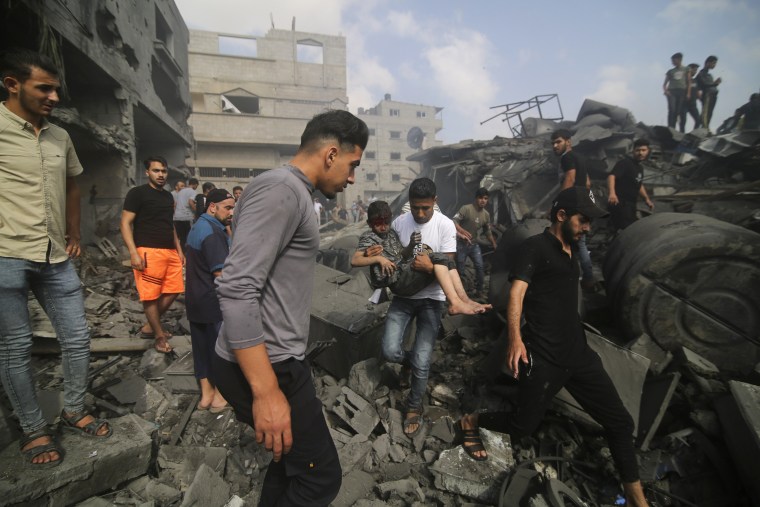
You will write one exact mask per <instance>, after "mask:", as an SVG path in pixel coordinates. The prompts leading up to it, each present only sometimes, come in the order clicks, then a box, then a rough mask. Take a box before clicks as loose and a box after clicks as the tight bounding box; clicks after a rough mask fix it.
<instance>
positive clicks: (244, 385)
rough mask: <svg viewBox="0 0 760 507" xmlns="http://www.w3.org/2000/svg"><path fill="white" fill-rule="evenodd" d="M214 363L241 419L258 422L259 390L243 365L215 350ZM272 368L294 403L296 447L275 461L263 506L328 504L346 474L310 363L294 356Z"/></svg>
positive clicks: (221, 388) (216, 375)
mask: <svg viewBox="0 0 760 507" xmlns="http://www.w3.org/2000/svg"><path fill="white" fill-rule="evenodd" d="M212 368H213V372H214V381H215V382H216V387H217V389H219V391H220V392H221V393H222V396H224V398H225V399H226V400H227V402H228V403H229V404H230V405H232V408H234V409H235V415H236V416H237V418H238V420H239V421H241V422H244V423H246V424H249V425H250V426H251V427H253V411H252V407H253V393H252V392H251V388H250V387H249V385H248V381H247V380H246V379H245V376H244V375H243V372H242V371H241V370H240V366H238V365H237V364H236V363H232V362H229V361H226V360H224V359H222V358H221V357H219V356H218V355H217V354H214V357H213V360H212ZM272 369H273V370H274V373H275V375H276V376H277V382H278V384H279V386H280V389H281V390H282V392H283V394H285V397H286V398H287V399H288V403H289V404H290V424H291V431H292V433H293V447H292V448H291V449H290V452H289V453H288V454H283V456H282V459H281V460H280V461H279V462H277V463H275V462H274V461H272V462H270V463H269V467H268V468H267V473H266V477H265V478H264V485H263V488H262V491H261V500H260V501H259V506H277V507H291V506H303V507H318V506H327V505H329V504H330V502H332V501H333V500H334V499H335V497H336V496H338V491H340V485H341V481H342V476H343V474H342V470H341V467H340V461H338V452H337V451H336V449H335V444H334V443H333V440H332V436H331V435H330V431H329V430H328V428H327V423H326V422H325V418H324V416H323V415H322V402H321V401H319V399H318V398H317V393H316V391H315V390H314V382H313V380H312V377H311V370H310V369H309V364H308V363H307V362H306V361H297V360H295V359H288V360H286V361H283V362H281V363H275V364H273V365H272Z"/></svg>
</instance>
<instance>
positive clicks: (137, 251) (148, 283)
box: [121, 157, 185, 353]
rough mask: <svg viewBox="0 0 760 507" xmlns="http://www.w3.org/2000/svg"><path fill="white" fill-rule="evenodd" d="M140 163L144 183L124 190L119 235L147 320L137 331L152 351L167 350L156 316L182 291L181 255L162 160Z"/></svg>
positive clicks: (165, 171)
mask: <svg viewBox="0 0 760 507" xmlns="http://www.w3.org/2000/svg"><path fill="white" fill-rule="evenodd" d="M143 164H144V165H145V174H146V176H147V177H148V183H146V184H145V185H140V186H139V187H135V188H132V189H130V190H129V192H127V197H126V198H125V199H124V208H123V210H122V212H121V237H122V238H123V239H124V244H125V245H127V248H128V249H129V258H130V262H131V264H132V270H133V271H134V274H135V286H136V287H137V293H138V295H139V297H140V301H142V304H143V309H144V311H145V318H146V320H147V321H148V322H147V323H146V324H144V325H143V326H142V328H140V335H141V336H142V337H143V338H146V339H153V340H155V344H154V347H155V349H156V350H157V351H158V352H163V353H169V352H171V351H172V347H171V345H170V344H169V338H171V335H170V334H169V333H168V332H167V331H166V330H164V328H163V326H162V325H161V316H162V315H163V314H164V313H166V311H167V310H168V309H169V307H170V306H171V305H172V303H173V302H174V300H175V299H177V296H178V295H179V294H180V293H182V292H184V290H185V287H184V282H183V280H182V266H183V265H184V263H185V256H184V254H183V253H182V247H181V246H180V243H179V238H178V237H177V233H176V231H175V229H174V222H173V220H172V217H173V205H174V201H173V200H172V196H171V194H170V193H169V192H167V191H166V190H164V184H166V175H167V173H168V169H167V165H166V159H164V158H163V157H149V158H148V159H146V160H145V161H144V162H143Z"/></svg>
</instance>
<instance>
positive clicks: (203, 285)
mask: <svg viewBox="0 0 760 507" xmlns="http://www.w3.org/2000/svg"><path fill="white" fill-rule="evenodd" d="M206 204H207V205H208V208H206V212H205V213H203V214H202V215H201V216H200V217H199V218H198V221H196V222H195V224H194V225H193V228H192V229H191V230H190V234H189V235H188V237H187V244H186V245H185V252H186V255H187V270H186V274H185V276H186V278H187V280H186V288H185V308H186V310H187V319H188V320H189V321H190V339H191V340H192V342H193V363H194V366H195V378H197V379H198V382H199V383H200V386H201V400H200V402H199V403H198V410H209V411H210V412H212V413H217V412H220V411H221V410H223V409H224V408H225V407H226V405H227V402H226V401H225V399H224V397H223V396H222V395H221V394H220V393H219V391H218V390H217V389H216V387H215V383H214V382H213V378H212V376H211V357H212V355H213V354H214V347H215V346H216V337H217V335H218V334H219V328H220V327H221V325H222V310H221V309H220V308H219V300H218V299H217V297H216V285H215V280H216V277H218V276H219V275H221V274H222V267H223V266H224V261H225V259H226V258H227V255H228V254H229V253H230V237H229V236H228V235H227V232H226V229H225V228H226V227H227V226H228V225H230V223H231V222H232V213H233V210H234V209H235V198H234V197H233V196H232V194H231V193H229V192H227V191H226V190H223V189H214V190H211V191H210V192H209V193H208V195H207V196H206Z"/></svg>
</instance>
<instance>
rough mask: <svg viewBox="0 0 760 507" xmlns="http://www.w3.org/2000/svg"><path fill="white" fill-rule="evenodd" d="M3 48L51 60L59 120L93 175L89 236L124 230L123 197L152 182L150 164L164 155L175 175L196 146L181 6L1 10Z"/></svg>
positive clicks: (159, 1) (87, 186) (86, 190)
mask: <svg viewBox="0 0 760 507" xmlns="http://www.w3.org/2000/svg"><path fill="white" fill-rule="evenodd" d="M0 20H2V26H3V29H2V31H0V46H2V47H14V46H18V47H26V48H30V49H34V50H39V51H40V52H42V53H45V54H47V55H49V56H51V57H52V58H53V59H54V61H56V62H57V63H58V65H59V67H60V69H61V77H62V81H63V82H64V88H63V93H62V100H61V103H60V105H59V106H58V107H57V108H56V109H55V110H54V112H53V115H52V122H53V123H56V124H57V125H59V126H61V127H63V128H65V129H66V130H67V131H68V133H69V135H70V136H71V138H72V140H73V142H74V146H75V148H76V151H77V154H78V155H79V159H80V161H81V163H82V166H83V167H84V173H83V174H82V176H80V177H79V180H78V183H79V186H80V188H81V189H82V239H83V240H84V242H91V241H93V240H95V239H96V238H97V237H103V236H106V235H107V234H108V233H109V232H115V231H117V230H118V219H119V216H120V214H121V206H122V204H123V199H124V195H125V194H126V192H127V190H128V189H129V188H130V187H132V186H134V185H135V184H140V183H144V180H145V175H144V174H145V172H144V167H143V166H142V160H143V159H144V158H146V157H147V156H150V155H155V154H159V155H163V156H164V157H165V158H166V159H167V160H168V162H169V166H170V169H172V170H173V171H172V173H173V174H170V179H172V178H178V177H180V175H184V174H185V173H184V170H183V169H177V168H181V167H182V165H183V164H184V160H185V156H186V154H187V152H188V150H189V148H190V146H191V139H192V134H191V131H190V128H189V127H188V124H187V117H188V115H189V112H190V92H189V87H188V73H187V44H188V31H187V27H186V26H185V23H184V21H183V20H182V17H181V16H180V13H179V10H178V9H177V7H176V5H175V4H174V2H173V1H172V0H149V1H147V2H144V1H140V2H138V1H135V0H133V1H129V2H122V1H115V0H97V1H90V2H43V1H40V0H22V1H17V2H3V3H2V5H0Z"/></svg>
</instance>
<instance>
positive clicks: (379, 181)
mask: <svg viewBox="0 0 760 507" xmlns="http://www.w3.org/2000/svg"><path fill="white" fill-rule="evenodd" d="M442 110H443V108H441V107H435V106H425V105H422V104H409V103H407V102H399V101H396V100H392V99H391V96H390V94H386V95H385V98H384V99H383V100H381V101H380V102H379V103H378V104H377V105H376V106H375V107H372V108H369V109H363V108H359V110H358V116H359V118H361V119H362V120H364V121H365V122H366V123H367V126H368V127H369V129H370V137H369V143H368V144H367V149H366V150H365V151H364V157H363V158H362V163H361V165H360V166H359V170H358V171H357V172H356V182H355V183H354V185H353V186H350V187H348V188H347V189H346V202H347V203H348V204H349V205H350V203H351V202H352V201H354V200H355V199H357V198H359V197H360V198H361V199H362V201H363V202H365V203H367V202H368V201H370V200H372V198H373V197H374V198H377V199H385V200H388V199H390V198H392V197H393V196H395V195H396V194H397V193H398V192H399V191H401V190H402V189H403V188H404V186H405V185H406V184H407V183H409V182H410V181H411V180H413V179H414V178H416V177H417V174H419V171H420V163H419V162H411V161H407V160H406V158H407V157H408V156H410V155H413V154H414V153H417V152H418V151H420V150H422V149H425V148H431V147H433V146H440V145H441V144H443V143H442V141H439V140H437V139H436V138H435V135H436V133H437V132H439V131H440V130H441V129H442V128H443V120H442V118H441V111H442Z"/></svg>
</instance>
